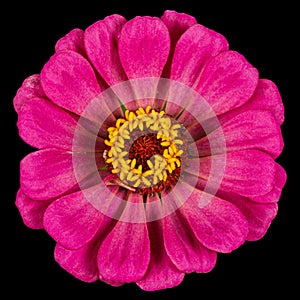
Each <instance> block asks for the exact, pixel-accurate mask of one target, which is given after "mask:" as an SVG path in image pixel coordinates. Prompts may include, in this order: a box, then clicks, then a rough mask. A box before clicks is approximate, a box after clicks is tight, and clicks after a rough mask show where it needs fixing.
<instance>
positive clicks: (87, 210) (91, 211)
mask: <svg viewBox="0 0 300 300" xmlns="http://www.w3.org/2000/svg"><path fill="white" fill-rule="evenodd" d="M93 189H94V187H92V188H91V190H93ZM99 196H100V195H99ZM99 201H100V200H99ZM103 218H104V215H103V214H102V213H101V212H100V211H99V210H98V209H96V208H95V207H94V206H93V205H92V204H91V203H90V202H89V201H88V200H87V199H86V196H85V194H84V193H83V192H82V191H79V192H76V193H73V194H70V195H67V196H65V197H62V198H60V199H58V200H56V201H54V202H53V203H52V204H51V205H50V206H49V207H48V209H47V210H46V213H45V216H44V227H45V229H46V230H47V232H48V233H49V234H50V235H51V236H52V237H53V239H54V240H56V241H57V242H58V243H59V244H61V245H62V246H63V247H64V248H67V249H78V248H80V247H82V246H84V245H85V244H86V243H87V242H89V241H90V240H91V239H92V238H93V237H94V236H95V234H96V233H97V231H98V230H99V228H100V224H101V222H102V220H103Z"/></svg>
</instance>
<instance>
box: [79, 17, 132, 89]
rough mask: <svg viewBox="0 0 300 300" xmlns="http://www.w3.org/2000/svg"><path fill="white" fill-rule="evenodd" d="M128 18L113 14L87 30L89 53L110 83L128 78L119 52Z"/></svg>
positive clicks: (85, 40)
mask: <svg viewBox="0 0 300 300" xmlns="http://www.w3.org/2000/svg"><path fill="white" fill-rule="evenodd" d="M125 23H126V19H125V18H124V17H122V16H120V15H116V14H115V15H111V16H108V17H106V18H105V19H104V20H101V21H98V22H96V23H94V24H93V25H91V26H90V27H88V28H87V29H86V30H85V35H84V43H85V48H86V52H87V55H88V57H89V59H90V61H91V62H92V63H93V65H94V66H95V68H96V69H97V71H98V72H99V73H100V74H101V76H102V77H103V78H104V79H105V80H106V82H107V83H108V84H109V85H114V84H116V83H118V82H120V81H125V80H127V79H128V78H127V76H126V74H125V72H124V70H123V67H122V65H121V62H120V58H119V53H118V40H119V37H120V32H121V29H122V27H123V25H124V24H125Z"/></svg>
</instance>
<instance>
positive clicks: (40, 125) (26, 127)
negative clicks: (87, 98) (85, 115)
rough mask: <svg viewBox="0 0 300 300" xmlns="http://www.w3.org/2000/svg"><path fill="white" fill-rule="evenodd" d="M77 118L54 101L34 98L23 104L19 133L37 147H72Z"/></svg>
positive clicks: (19, 120)
mask: <svg viewBox="0 0 300 300" xmlns="http://www.w3.org/2000/svg"><path fill="white" fill-rule="evenodd" d="M76 125H77V120H76V119H75V118H74V116H72V115H70V114H68V113H67V112H66V111H65V110H63V109H61V108H60V107H58V106H56V105H55V104H53V103H52V102H50V101H48V100H45V99H40V98H34V99H32V100H30V101H28V102H27V103H25V104H24V105H23V109H22V112H21V113H20V114H19V118H18V128H19V134H20V136H21V137H22V139H23V140H24V141H25V142H26V143H28V144H29V145H31V146H33V147H36V148H40V149H41V148H51V147H55V148H61V149H67V150H71V149H72V143H73V138H74V132H75V129H76Z"/></svg>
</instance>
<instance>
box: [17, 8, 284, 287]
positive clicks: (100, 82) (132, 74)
mask: <svg viewBox="0 0 300 300" xmlns="http://www.w3.org/2000/svg"><path fill="white" fill-rule="evenodd" d="M14 106H15V110H16V112H17V113H18V128H19V133H20V136H21V137H22V139H23V140H24V141H25V142H26V143H28V144H30V145H31V146H33V147H35V148H37V151H35V152H33V153H30V154H29V155H28V156H26V157H25V158H24V159H23V160H22V161H21V164H20V173H21V179H20V182H21V188H20V190H19V191H18V194H17V200H16V205H17V207H18V209H19V211H20V214H21V216H22V218H23V220H24V223H25V224H26V225H27V226H29V227H31V228H35V229H42V228H44V229H45V230H46V231H47V232H48V233H49V235H51V237H52V238H53V239H54V240H55V241H56V242H57V245H56V248H55V253H54V256H55V259H56V261H57V262H58V263H59V264H60V265H61V266H62V267H63V268H64V269H65V270H67V271H68V272H69V273H71V274H72V275H74V276H75V277H76V278H78V279H80V280H83V281H86V282H92V281H96V280H98V279H100V280H102V281H104V282H106V283H108V284H111V285H115V286H119V285H122V284H124V283H129V282H136V283H137V285H138V286H139V287H140V288H142V289H144V290H149V291H150V290H158V289H164V288H170V287H173V286H176V285H178V284H180V282H181V281H182V280H183V277H184V275H185V274H186V273H191V272H198V273H205V272H209V271H211V270H212V269H213V268H214V266H215V264H216V259H217V253H218V252H219V253H229V252H231V251H233V250H235V249H237V248H238V247H239V246H240V245H242V244H243V243H244V242H245V241H255V240H258V239H260V238H261V237H263V236H264V234H265V233H266V231H267V229H268V228H269V226H270V224H271V221H272V220H273V219H274V217H275V216H276V214H277V202H278V200H279V198H280V195H281V190H282V188H283V187H284V184H285V181H286V174H285V171H284V169H283V168H282V167H281V166H280V165H279V164H278V163H277V162H276V158H277V157H278V156H279V155H280V154H281V151H282V148H283V140H282V135H281V130H280V125H281V124H282V123H283V120H284V115H283V114H284V109H283V105H282V101H281V97H280V94H279V92H278V89H277V87H276V85H275V84H274V83H273V82H271V81H270V80H267V79H260V78H259V74H258V71H257V70H256V69H255V68H254V67H253V66H252V65H251V64H250V63H249V62H248V61H247V60H246V59H245V58H244V57H243V56H242V55H241V54H239V53H237V52H235V51H232V50H229V48H228V43H227V41H226V39H225V38H224V37H223V36H222V35H221V34H219V33H217V32H215V31H213V30H210V29H208V28H206V27H204V26H202V25H200V24H197V22H196V20H195V19H194V18H193V17H192V16H189V15H186V14H183V13H177V12H175V11H166V12H165V13H164V15H163V16H162V17H161V18H156V17H148V16H144V17H136V18H133V19H131V20H129V21H127V20H125V18H123V17H122V16H120V15H111V16H108V17H106V18H105V19H104V20H100V21H98V22H96V23H94V24H92V25H91V26H89V27H88V28H87V29H85V30H80V29H74V30H72V31H71V32H69V33H68V34H67V35H65V36H64V37H62V38H61V39H60V40H59V41H58V42H57V43H56V45H55V53H54V54H53V56H52V57H51V58H50V59H49V61H48V62H47V63H46V64H45V66H44V67H43V69H42V70H41V72H40V74H36V75H32V76H30V77H28V78H27V79H26V80H25V81H24V83H23V85H22V86H21V87H20V89H19V90H18V92H17V94H16V96H15V98H14Z"/></svg>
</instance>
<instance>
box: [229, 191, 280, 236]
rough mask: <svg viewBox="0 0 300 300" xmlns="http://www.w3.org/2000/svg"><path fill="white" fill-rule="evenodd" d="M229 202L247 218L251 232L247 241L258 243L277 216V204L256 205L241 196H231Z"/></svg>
mask: <svg viewBox="0 0 300 300" xmlns="http://www.w3.org/2000/svg"><path fill="white" fill-rule="evenodd" d="M228 201H230V202H231V203H233V204H234V205H235V206H236V207H237V208H238V209H239V210H240V211H241V212H242V213H243V215H244V216H245V217H246V219H247V221H248V224H249V232H248V235H247V238H246V240H248V241H256V240H259V239H261V238H262V237H263V236H264V235H265V233H266V232H267V230H268V228H269V226H270V224H271V222H272V220H273V219H274V218H275V216H276V215H277V210H278V207H277V203H255V202H253V201H251V200H249V199H247V198H245V197H241V196H239V195H233V194H232V195H230V196H229V197H228Z"/></svg>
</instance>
